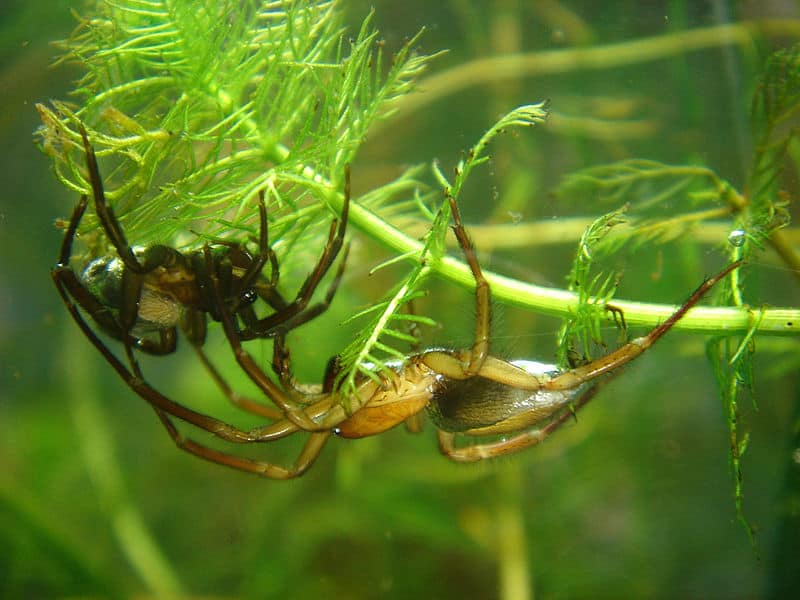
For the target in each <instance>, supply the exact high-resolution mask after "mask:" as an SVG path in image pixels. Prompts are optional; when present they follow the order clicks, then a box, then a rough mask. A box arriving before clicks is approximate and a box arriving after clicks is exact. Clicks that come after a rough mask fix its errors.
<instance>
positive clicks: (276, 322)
mask: <svg viewBox="0 0 800 600" xmlns="http://www.w3.org/2000/svg"><path fill="white" fill-rule="evenodd" d="M344 175H345V177H344V202H343V204H342V214H341V217H340V218H338V219H334V220H333V221H332V222H331V225H330V230H329V232H328V241H327V242H326V244H325V248H324V249H323V251H322V255H321V256H320V258H319V260H318V261H317V265H316V267H315V268H314V269H313V270H312V271H311V273H309V275H308V277H306V280H305V281H304V282H303V285H302V286H301V287H300V290H299V291H298V292H297V296H295V298H294V300H292V302H290V303H289V304H287V305H285V306H282V307H281V308H280V309H279V310H278V312H276V313H275V314H272V315H269V316H267V317H264V318H263V319H260V320H259V321H258V323H257V324H254V326H253V331H252V332H250V333H245V334H240V336H241V339H243V340H247V339H251V338H252V337H268V336H272V335H274V332H276V331H283V332H286V331H288V330H289V329H293V328H295V327H297V326H299V325H301V324H303V323H306V322H308V321H310V320H311V319H313V318H315V317H317V316H318V315H319V314H321V313H322V312H324V311H325V310H326V309H327V308H328V304H327V303H324V302H323V303H322V304H321V305H315V306H312V307H311V308H309V309H308V310H306V309H307V307H308V303H309V302H310V301H311V298H312V296H313V295H314V292H315V291H316V289H317V287H318V286H319V284H320V282H321V281H322V279H323V277H325V275H326V274H327V272H328V270H329V269H330V267H331V265H333V263H334V261H335V260H336V257H337V256H338V255H339V252H340V251H341V249H342V246H343V244H344V236H345V232H346V231H347V221H348V216H349V212H350V165H345V173H344ZM346 258H347V252H345V256H344V257H343V259H342V262H344V261H345V260H346ZM271 290H272V291H274V288H271ZM273 297H274V296H273ZM330 297H331V298H332V297H333V296H332V295H330ZM265 299H266V298H265ZM266 300H267V301H269V299H266ZM328 303H330V300H328Z"/></svg>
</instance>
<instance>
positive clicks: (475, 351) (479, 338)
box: [447, 195, 492, 377]
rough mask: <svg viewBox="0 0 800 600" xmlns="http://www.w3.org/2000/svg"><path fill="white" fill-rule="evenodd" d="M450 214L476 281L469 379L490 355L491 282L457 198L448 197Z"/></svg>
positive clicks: (467, 370)
mask: <svg viewBox="0 0 800 600" xmlns="http://www.w3.org/2000/svg"><path fill="white" fill-rule="evenodd" d="M447 200H448V202H449V203H450V212H451V213H452V214H453V232H454V233H455V235H456V238H457V239H458V244H459V246H461V251H462V252H463V253H464V258H466V260H467V264H468V265H469V268H470V270H471V271H472V277H473V278H474V279H475V339H474V341H473V342H472V351H471V352H470V353H469V359H468V361H467V364H466V365H465V367H464V374H465V375H466V376H467V377H470V376H472V375H475V374H477V373H478V371H480V370H481V367H482V366H483V362H484V361H485V360H486V357H487V356H488V355H489V335H490V331H491V320H492V315H491V306H492V302H491V298H492V291H491V288H490V287H489V282H488V281H486V278H485V277H484V276H483V271H481V266H480V264H479V263H478V257H477V255H476V254H475V246H474V245H473V244H472V240H470V238H469V235H468V234H467V230H466V228H465V227H464V223H463V222H462V221H461V213H460V212H459V210H458V206H457V205H456V201H455V198H453V197H452V196H450V195H448V196H447Z"/></svg>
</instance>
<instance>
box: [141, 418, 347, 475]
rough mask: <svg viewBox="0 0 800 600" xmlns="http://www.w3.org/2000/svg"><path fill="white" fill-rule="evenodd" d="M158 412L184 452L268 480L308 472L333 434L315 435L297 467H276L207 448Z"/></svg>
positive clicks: (307, 442) (296, 463)
mask: <svg viewBox="0 0 800 600" xmlns="http://www.w3.org/2000/svg"><path fill="white" fill-rule="evenodd" d="M154 408H155V407H154ZM155 411H156V414H157V415H158V417H159V419H161V422H162V423H163V424H164V428H165V429H166V430H167V432H168V433H169V436H170V437H171V438H172V440H173V441H174V442H175V445H176V446H178V448H180V449H181V450H184V451H186V452H188V453H189V454H193V455H194V456H197V457H199V458H202V459H204V460H208V461H210V462H214V463H217V464H220V465H224V466H226V467H231V468H233V469H237V470H239V471H246V472H248V473H254V474H256V475H259V476H261V477H266V478H268V479H292V478H294V477H299V476H300V475H302V474H303V473H305V472H306V471H307V470H308V468H309V467H311V465H312V464H313V463H314V461H315V460H316V459H317V457H318V456H319V454H320V452H322V448H323V447H324V446H325V442H327V441H328V438H329V437H330V435H331V432H330V431H321V432H317V433H312V434H311V435H310V436H309V438H308V440H307V441H306V443H305V445H304V446H303V449H302V450H301V451H300V455H299V456H298V457H297V459H296V460H295V462H294V464H293V465H292V466H291V467H289V468H287V467H282V466H280V465H275V464H273V463H268V462H264V461H260V460H253V459H250V458H244V457H241V456H236V455H235V454H228V453H226V452H221V451H219V450H216V449H214V448H210V447H208V446H204V445H202V444H200V443H198V442H196V441H194V440H192V439H191V438H187V437H186V436H184V435H183V434H181V433H180V432H179V431H178V429H177V427H175V424H174V423H173V422H172V421H171V420H170V418H169V415H168V414H167V413H166V412H164V411H162V410H160V409H158V408H156V409H155Z"/></svg>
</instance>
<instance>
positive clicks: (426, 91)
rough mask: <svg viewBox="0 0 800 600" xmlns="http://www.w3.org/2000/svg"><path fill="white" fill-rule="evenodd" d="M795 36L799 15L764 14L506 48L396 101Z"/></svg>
mask: <svg viewBox="0 0 800 600" xmlns="http://www.w3.org/2000/svg"><path fill="white" fill-rule="evenodd" d="M758 34H760V35H771V36H793V37H800V20H794V19H765V20H759V21H749V22H744V23H736V24H728V25H716V26H714V27H704V28H700V29H693V30H690V31H682V32H678V33H668V34H665V35H661V36H656V37H649V38H646V39H642V40H633V41H629V42H621V43H619V44H609V45H607V46H597V47H594V48H573V49H569V50H550V51H545V52H531V53H527V54H510V55H505V56H493V57H489V58H483V59H480V60H474V61H471V62H469V63H467V64H464V65H461V66H458V67H454V68H452V69H450V70H448V71H444V72H442V73H439V74H437V75H432V76H431V77H428V78H427V79H423V80H422V81H420V82H419V85H418V86H417V89H418V90H419V91H416V92H411V93H410V94H409V95H408V96H406V97H405V98H404V99H403V101H402V103H400V105H399V106H398V109H399V113H400V114H401V115H406V114H409V113H412V112H415V111H419V110H421V109H423V108H425V107H426V106H429V105H430V104H432V103H434V102H436V101H437V100H440V99H441V98H443V97H446V96H451V95H454V94H457V93H460V92H462V91H463V90H465V89H467V88H471V87H474V86H477V85H484V84H489V83H497V82H500V81H504V80H508V79H512V80H518V79H520V78H522V77H532V76H537V75H547V74H552V73H559V74H563V73H568V72H570V71H578V70H612V69H615V68H618V67H620V66H623V65H632V64H636V63H642V62H648V61H652V60H659V59H663V58H667V57H669V56H675V55H679V54H686V53H689V52H694V51H697V50H703V49H706V48H716V47H719V46H724V45H729V44H735V45H739V46H751V45H752V44H753V41H754V40H753V36H754V35H758Z"/></svg>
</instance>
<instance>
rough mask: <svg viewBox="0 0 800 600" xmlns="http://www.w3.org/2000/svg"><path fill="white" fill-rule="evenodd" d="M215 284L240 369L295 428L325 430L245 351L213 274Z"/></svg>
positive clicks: (223, 324) (210, 258) (217, 300)
mask: <svg viewBox="0 0 800 600" xmlns="http://www.w3.org/2000/svg"><path fill="white" fill-rule="evenodd" d="M204 251H205V254H206V261H207V262H208V263H209V264H210V263H211V261H212V257H211V252H210V249H209V247H208V246H206V247H205V249H204ZM209 271H210V272H211V269H209ZM211 283H212V287H213V289H214V293H215V294H216V305H217V306H218V307H220V312H221V314H220V317H221V319H220V320H221V322H222V328H223V329H224V331H225V336H226V337H227V339H228V343H229V344H230V346H231V348H232V349H233V353H234V356H235V358H236V362H237V363H238V364H239V366H240V367H242V369H243V370H244V372H245V373H246V374H247V376H248V377H249V378H250V380H251V381H252V382H253V383H255V384H256V386H258V388H259V389H260V390H261V391H262V392H264V394H266V395H267V397H268V398H269V399H270V400H272V402H274V403H275V405H276V406H277V407H278V408H280V409H281V410H282V411H283V413H284V415H285V416H286V418H287V419H288V420H289V421H291V422H292V423H293V424H294V425H296V426H297V427H299V428H300V429H303V430H304V431H321V430H323V429H325V428H324V427H321V426H320V425H318V424H317V423H315V422H314V421H313V420H312V419H311V418H310V417H308V415H306V413H305V412H304V411H303V407H302V405H301V404H299V403H298V402H295V401H294V400H292V399H291V398H289V397H287V394H286V392H284V391H283V390H281V388H279V387H278V386H277V385H276V384H275V383H273V382H272V380H271V379H270V378H269V377H268V376H267V374H266V373H265V372H264V371H263V370H262V369H261V367H259V366H258V364H257V363H256V361H255V360H254V359H253V357H252V356H251V355H250V353H249V352H248V351H247V350H245V349H244V347H243V346H242V340H241V337H240V335H239V332H238V331H237V330H236V326H235V324H234V322H233V316H232V315H231V313H230V312H229V311H228V310H226V309H225V304H224V302H223V298H222V294H221V291H220V288H219V282H218V281H217V277H216V275H215V274H213V273H212V274H211Z"/></svg>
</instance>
